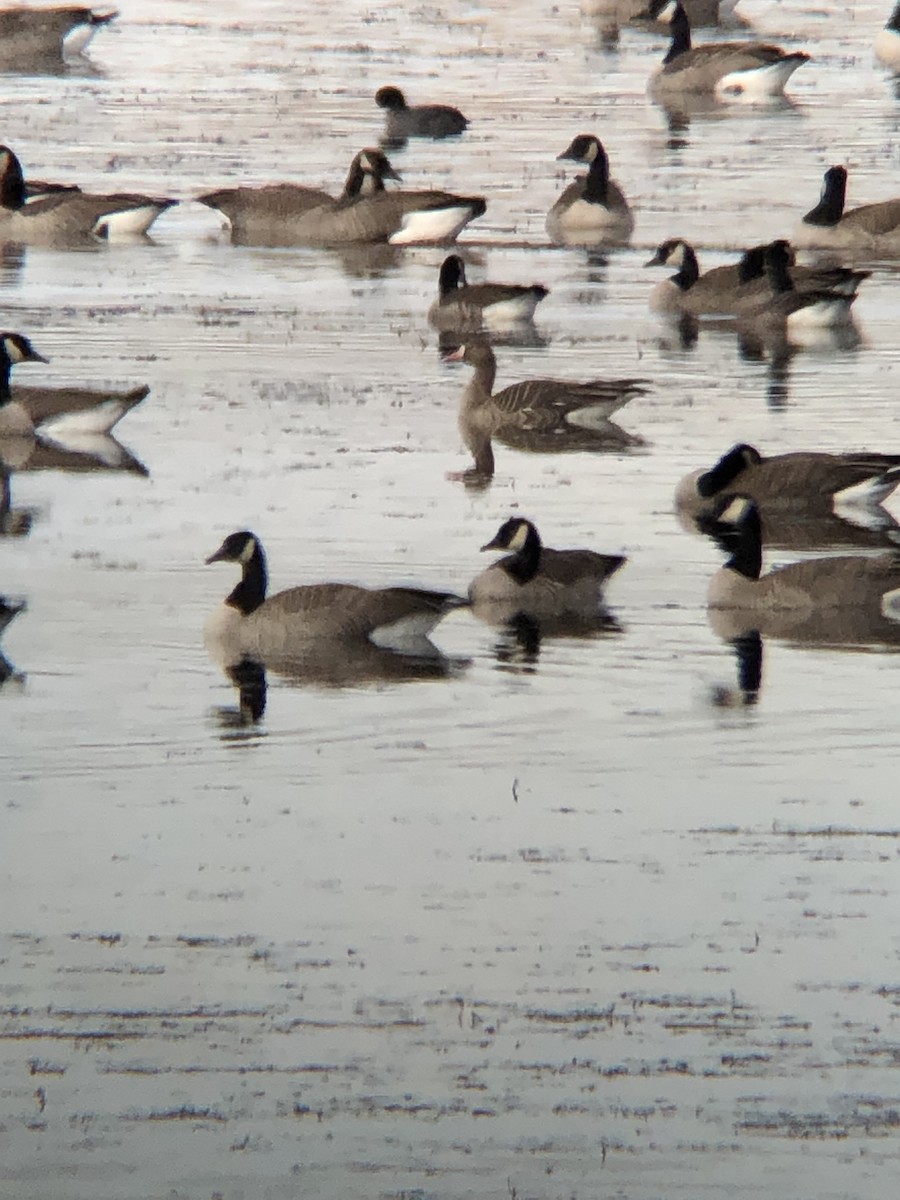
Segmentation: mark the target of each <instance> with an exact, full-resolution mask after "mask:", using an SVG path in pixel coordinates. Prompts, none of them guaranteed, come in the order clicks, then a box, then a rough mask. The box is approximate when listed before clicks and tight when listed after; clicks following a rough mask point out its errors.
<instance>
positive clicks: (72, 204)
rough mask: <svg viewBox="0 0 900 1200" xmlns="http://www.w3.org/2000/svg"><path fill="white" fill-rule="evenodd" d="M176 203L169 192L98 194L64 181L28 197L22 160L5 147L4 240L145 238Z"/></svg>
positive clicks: (1, 185) (0, 169)
mask: <svg viewBox="0 0 900 1200" xmlns="http://www.w3.org/2000/svg"><path fill="white" fill-rule="evenodd" d="M43 186H46V185H43ZM177 203H178V201H177V200H172V199H170V198H169V197H167V196H144V195H140V194H138V193H132V192H120V193H114V194H110V195H95V194H92V193H89V192H83V191H81V189H80V188H70V187H66V186H61V185H52V190H50V191H46V190H45V191H44V192H43V194H41V195H39V196H38V197H36V198H35V199H29V192H28V185H27V184H26V182H25V177H24V173H23V171H22V164H21V162H20V161H19V159H18V157H17V156H16V155H15V154H14V153H13V151H12V150H10V149H9V147H8V146H0V241H10V242H21V243H25V244H38V245H69V244H79V243H81V242H84V241H85V240H87V239H97V238H99V239H102V240H106V241H118V240H120V239H128V238H136V237H142V236H143V235H144V234H145V233H146V232H147V230H148V229H149V228H150V226H151V225H152V224H153V222H154V221H155V220H156V218H157V217H158V216H159V215H160V213H163V212H165V211H166V209H167V208H171V207H172V205H173V204H177Z"/></svg>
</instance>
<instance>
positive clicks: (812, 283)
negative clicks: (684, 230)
mask: <svg viewBox="0 0 900 1200" xmlns="http://www.w3.org/2000/svg"><path fill="white" fill-rule="evenodd" d="M782 244H783V245H784V246H785V253H786V255H787V259H788V266H789V272H790V277H791V281H792V283H793V285H794V287H795V288H796V289H797V290H798V291H834V292H841V293H845V294H847V295H852V294H854V293H855V292H856V291H857V289H858V288H859V285H860V284H861V283H862V282H863V280H865V279H868V278H869V275H870V274H871V272H870V271H855V270H851V269H850V268H849V267H806V266H799V265H797V263H796V262H795V255H794V253H793V249H792V248H791V247H790V246H788V245H787V243H782ZM766 250H767V247H766V246H765V245H761V246H751V247H750V248H749V249H748V250H745V251H744V253H743V254H742V255H741V258H740V260H739V261H738V262H736V263H729V264H727V265H725V266H721V267H713V268H712V269H711V270H709V271H704V272H703V273H702V274H701V273H700V267H699V264H698V262H697V255H696V252H695V251H694V248H693V246H692V245H691V244H690V243H689V242H686V241H685V240H684V239H683V238H670V239H669V240H668V241H665V242H662V243H661V244H660V246H659V247H658V248H657V251H656V253H655V254H654V256H653V258H651V259H649V261H648V262H646V263H645V264H644V265H645V266H647V267H657V266H671V267H678V271H677V273H676V274H675V275H672V276H670V278H669V279H664V280H663V281H662V282H661V283H659V284H657V285H656V287H655V288H654V289H653V291H652V292H651V293H650V301H649V304H650V308H651V310H652V311H653V312H658V313H663V314H664V313H673V312H674V313H679V314H680V313H690V314H692V315H693V316H716V315H718V316H728V315H733V314H734V313H736V312H737V311H739V309H740V306H741V304H747V303H748V302H749V301H751V300H752V298H754V297H756V296H762V295H766V294H768V293H771V290H772V287H771V284H770V282H769V280H768V279H767V277H766V273H765V264H766Z"/></svg>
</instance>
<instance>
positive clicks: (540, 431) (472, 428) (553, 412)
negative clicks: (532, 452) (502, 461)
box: [441, 338, 647, 477]
mask: <svg viewBox="0 0 900 1200" xmlns="http://www.w3.org/2000/svg"><path fill="white" fill-rule="evenodd" d="M441 358H442V359H443V360H444V361H445V362H465V363H468V365H469V366H471V367H474V368H475V374H474V376H473V378H472V379H471V381H470V382H469V384H468V386H467V387H466V389H465V391H464V392H463V395H462V399H461V401H460V409H459V430H460V433H461V435H462V438H463V441H464V442H465V443H466V446H467V447H468V449H469V450H470V451H471V453H472V455H473V457H474V459H475V463H474V473H475V474H476V475H479V476H484V477H490V476H492V475H493V473H494V454H493V449H492V447H491V438H492V437H498V438H501V439H502V440H503V441H505V442H508V443H510V444H515V440H516V435H521V436H522V437H525V438H526V439H529V438H531V437H537V438H539V439H540V440H541V441H542V442H543V444H542V445H541V446H540V448H541V449H551V448H553V449H555V450H565V449H569V448H573V449H574V448H576V447H574V446H569V444H568V443H569V439H570V436H574V437H575V438H576V439H578V445H577V448H578V449H589V448H596V447H597V445H598V443H601V442H602V441H603V440H604V438H605V437H607V436H608V437H609V440H610V441H611V442H613V443H614V445H615V446H617V447H618V448H621V447H622V446H623V445H627V444H629V443H630V442H631V441H632V439H631V438H630V436H629V435H628V434H627V433H625V431H624V430H623V429H620V428H619V427H618V426H617V425H613V424H612V422H610V421H609V420H608V418H609V417H610V416H611V415H612V414H613V413H614V412H615V411H616V410H617V409H619V408H621V407H622V405H623V404H626V403H627V402H628V401H629V400H630V399H631V398H632V397H633V396H641V395H644V394H645V393H646V392H647V387H646V382H647V381H646V380H644V379H593V380H590V381H589V382H587V383H579V382H575V381H569V380H565V379H525V380H522V381H521V382H520V383H513V384H511V385H510V386H509V387H505V388H503V389H502V390H501V391H499V392H494V390H493V387H494V380H495V378H496V375H497V359H496V358H495V356H494V351H493V349H492V348H491V346H490V344H489V343H488V342H487V341H485V340H484V339H483V338H469V339H467V340H466V342H465V343H464V344H462V345H460V346H452V345H444V346H443V347H442V349H441ZM524 448H526V449H527V448H530V447H528V446H527V445H526V446H525V447H524Z"/></svg>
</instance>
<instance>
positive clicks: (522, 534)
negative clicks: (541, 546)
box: [509, 525, 528, 550]
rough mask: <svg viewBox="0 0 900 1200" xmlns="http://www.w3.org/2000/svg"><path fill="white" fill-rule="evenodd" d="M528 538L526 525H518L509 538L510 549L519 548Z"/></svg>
mask: <svg viewBox="0 0 900 1200" xmlns="http://www.w3.org/2000/svg"><path fill="white" fill-rule="evenodd" d="M527 539H528V526H527V525H520V526H519V527H518V529H517V530H516V532H515V533H514V534H513V536H512V538H511V539H510V543H509V548H510V550H521V549H522V548H523V547H524V545H525V542H526V541H527Z"/></svg>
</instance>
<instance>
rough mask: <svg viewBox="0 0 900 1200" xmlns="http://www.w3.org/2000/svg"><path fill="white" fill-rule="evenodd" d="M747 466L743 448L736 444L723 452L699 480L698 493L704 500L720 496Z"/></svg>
mask: <svg viewBox="0 0 900 1200" xmlns="http://www.w3.org/2000/svg"><path fill="white" fill-rule="evenodd" d="M746 466H747V463H746V460H745V458H744V454H743V450H742V449H741V448H740V447H738V446H735V447H734V449H733V450H729V451H728V453H727V454H723V455H722V457H721V458H720V459H719V461H718V462H717V463H716V465H715V466H714V467H710V469H709V470H708V471H705V472H704V473H703V474H702V475H701V476H700V478H699V479H698V480H697V495H698V496H700V497H701V498H702V499H704V500H708V499H709V498H710V497H711V496H718V495H719V493H720V492H723V491H724V490H725V489H726V488H727V487H729V486H730V485H731V484H732V483H734V481H735V480H736V479H737V477H738V476H739V475H740V473H741V472H742V471H743V470H744V469H745V467H746Z"/></svg>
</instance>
